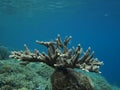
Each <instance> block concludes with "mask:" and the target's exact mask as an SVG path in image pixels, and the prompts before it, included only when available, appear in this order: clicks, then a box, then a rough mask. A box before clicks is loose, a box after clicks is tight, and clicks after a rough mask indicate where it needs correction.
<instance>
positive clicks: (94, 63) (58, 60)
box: [10, 35, 103, 73]
mask: <svg viewBox="0 0 120 90" xmlns="http://www.w3.org/2000/svg"><path fill="white" fill-rule="evenodd" d="M70 39H71V36H69V37H66V38H65V40H64V42H62V40H61V38H60V35H58V38H57V39H56V41H50V42H43V41H38V40H37V41H36V43H38V44H40V45H44V46H45V47H47V49H48V54H46V53H40V52H39V51H38V50H35V51H34V53H31V51H30V50H29V48H28V47H27V45H26V44H25V45H24V47H25V51H13V52H12V54H11V55H10V57H11V58H15V59H20V60H22V61H25V62H43V63H46V64H47V65H49V66H51V67H53V68H81V69H82V70H85V71H88V72H89V71H90V72H96V73H100V71H99V66H101V65H102V64H103V62H100V61H99V60H98V59H97V58H94V52H92V53H91V54H90V49H91V48H90V47H89V48H88V49H87V51H86V52H85V53H84V54H83V56H82V57H80V54H81V53H82V48H81V47H80V44H78V46H77V48H76V49H75V50H74V49H68V47H67V45H68V43H69V41H70Z"/></svg>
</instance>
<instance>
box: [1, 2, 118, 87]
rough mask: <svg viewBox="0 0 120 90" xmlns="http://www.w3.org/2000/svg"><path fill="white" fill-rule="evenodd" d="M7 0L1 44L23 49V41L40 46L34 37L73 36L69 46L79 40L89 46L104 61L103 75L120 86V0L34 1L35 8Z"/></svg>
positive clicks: (52, 38)
mask: <svg viewBox="0 0 120 90" xmlns="http://www.w3.org/2000/svg"><path fill="white" fill-rule="evenodd" d="M4 1H5V0H1V1H0V43H2V44H4V45H5V46H7V47H9V48H10V49H12V50H13V49H15V50H20V49H23V44H24V43H26V44H27V45H28V46H29V48H31V49H34V48H38V49H40V48H41V47H40V46H39V45H37V44H36V43H35V40H42V41H49V40H54V39H55V38H56V37H57V34H60V35H61V37H62V39H64V37H65V36H69V35H71V36H72V40H71V43H70V46H71V47H72V46H77V44H78V43H80V44H81V46H82V47H83V48H84V50H86V49H87V48H88V47H89V46H90V47H91V49H92V50H94V51H95V57H97V58H98V59H99V60H101V61H104V65H103V66H102V67H101V69H100V71H101V72H102V75H103V76H104V77H105V78H106V79H107V80H108V81H109V82H110V83H112V84H115V85H119V86H120V70H119V69H120V56H119V54H120V0H83V1H82V0H69V1H67V0H61V1H59V0H51V2H50V1H49V0H46V2H45V1H44V0H41V2H40V1H39V3H37V0H35V1H36V2H34V4H35V6H36V7H35V6H34V4H33V6H32V3H29V4H27V5H28V6H29V7H28V6H26V7H24V8H23V6H22V5H24V0H21V1H22V4H19V5H18V4H15V5H16V6H14V3H16V2H14V3H13V6H14V7H11V5H8V6H9V7H8V8H4V7H3V6H6V5H7V4H2V3H8V2H4ZM11 1H12V0H11ZM26 1H27V0H26ZM30 1H32V0H30ZM48 1H49V2H48ZM2 5H3V6H2ZM17 5H18V6H19V8H15V7H17ZM25 5H26V2H25ZM37 5H38V6H37ZM40 5H42V6H40Z"/></svg>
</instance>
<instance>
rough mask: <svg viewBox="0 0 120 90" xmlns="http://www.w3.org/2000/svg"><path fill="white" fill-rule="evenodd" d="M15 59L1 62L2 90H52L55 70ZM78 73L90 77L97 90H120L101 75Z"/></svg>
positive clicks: (0, 78) (41, 64)
mask: <svg viewBox="0 0 120 90" xmlns="http://www.w3.org/2000/svg"><path fill="white" fill-rule="evenodd" d="M20 62H21V61H17V60H14V59H9V60H0V90H52V89H51V83H50V76H51V75H52V73H53V72H54V70H53V69H52V68H51V67H49V66H47V65H45V64H43V63H30V64H28V65H27V66H24V65H21V64H20ZM76 71H78V72H80V73H83V74H85V75H87V76H88V77H90V78H91V79H92V81H93V85H94V89H95V90H120V88H118V87H116V86H112V85H110V84H109V83H108V82H107V81H106V80H105V79H104V77H102V76H101V75H100V74H95V73H90V72H85V71H82V70H80V69H76Z"/></svg>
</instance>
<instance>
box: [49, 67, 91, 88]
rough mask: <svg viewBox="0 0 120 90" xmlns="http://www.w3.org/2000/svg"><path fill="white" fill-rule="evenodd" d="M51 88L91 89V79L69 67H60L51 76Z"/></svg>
mask: <svg viewBox="0 0 120 90" xmlns="http://www.w3.org/2000/svg"><path fill="white" fill-rule="evenodd" d="M51 83H52V90H93V83H92V80H91V79H90V78H89V77H87V76H85V75H84V74H82V73H78V72H76V71H74V70H73V69H70V68H67V69H65V68H60V69H56V71H55V72H54V73H53V74H52V76H51Z"/></svg>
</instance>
